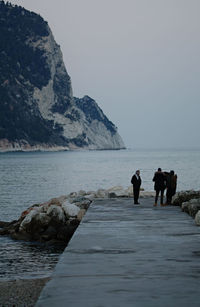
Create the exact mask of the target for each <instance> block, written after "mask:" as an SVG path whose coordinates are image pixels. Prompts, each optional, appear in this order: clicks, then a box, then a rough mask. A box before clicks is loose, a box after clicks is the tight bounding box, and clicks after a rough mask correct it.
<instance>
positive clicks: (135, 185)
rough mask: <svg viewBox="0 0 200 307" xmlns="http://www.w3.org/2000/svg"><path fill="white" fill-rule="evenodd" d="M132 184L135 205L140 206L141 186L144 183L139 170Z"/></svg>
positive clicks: (132, 179)
mask: <svg viewBox="0 0 200 307" xmlns="http://www.w3.org/2000/svg"><path fill="white" fill-rule="evenodd" d="M131 183H132V185H133V197H134V204H135V205H139V202H138V198H139V195H140V186H141V183H142V180H141V177H140V171H139V170H137V171H136V172H135V174H134V175H133V176H132V178H131Z"/></svg>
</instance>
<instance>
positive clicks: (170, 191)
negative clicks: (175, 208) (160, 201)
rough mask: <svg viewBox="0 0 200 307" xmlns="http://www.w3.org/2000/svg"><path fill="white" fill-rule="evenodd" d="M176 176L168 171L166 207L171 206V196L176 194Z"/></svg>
mask: <svg viewBox="0 0 200 307" xmlns="http://www.w3.org/2000/svg"><path fill="white" fill-rule="evenodd" d="M176 186H177V175H176V174H174V171H170V173H168V176H167V192H166V205H171V202H172V196H174V195H175V194H176Z"/></svg>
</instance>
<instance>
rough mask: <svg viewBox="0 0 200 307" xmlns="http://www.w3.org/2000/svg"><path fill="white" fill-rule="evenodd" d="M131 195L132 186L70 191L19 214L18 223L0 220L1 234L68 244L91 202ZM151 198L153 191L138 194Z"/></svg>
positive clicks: (20, 238)
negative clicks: (98, 199)
mask: <svg viewBox="0 0 200 307" xmlns="http://www.w3.org/2000/svg"><path fill="white" fill-rule="evenodd" d="M132 196H133V191H132V187H129V188H127V189H124V188H123V187H121V186H115V187H112V188H110V189H107V190H105V189H99V190H97V191H88V192H86V191H83V190H81V191H79V192H72V193H70V194H69V195H64V196H61V197H58V198H53V199H51V200H49V201H47V202H45V203H42V204H34V205H32V206H31V207H29V208H28V209H27V210H25V211H24V212H22V214H21V216H20V217H19V219H18V220H14V221H12V222H3V221H0V235H9V236H11V237H12V238H13V239H17V240H26V241H39V242H45V243H47V244H54V243H57V242H63V243H65V244H67V243H68V242H69V240H70V239H71V237H72V235H73V233H74V231H75V230H76V228H77V227H78V225H79V223H80V221H81V220H82V218H83V216H84V215H85V213H86V211H87V209H88V208H89V206H90V204H91V203H92V201H93V200H94V199H96V198H117V197H132ZM151 196H154V192H145V191H141V197H151Z"/></svg>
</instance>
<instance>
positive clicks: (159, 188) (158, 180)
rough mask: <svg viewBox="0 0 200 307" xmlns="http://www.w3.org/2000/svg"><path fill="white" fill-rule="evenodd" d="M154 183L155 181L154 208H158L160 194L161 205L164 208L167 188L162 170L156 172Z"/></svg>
mask: <svg viewBox="0 0 200 307" xmlns="http://www.w3.org/2000/svg"><path fill="white" fill-rule="evenodd" d="M153 181H154V190H155V191H156V196H155V203H154V206H157V202H158V197H159V194H160V205H161V206H164V204H163V196H164V190H165V188H166V176H165V174H164V173H163V172H162V169H161V168H158V171H157V172H155V174H154V177H153Z"/></svg>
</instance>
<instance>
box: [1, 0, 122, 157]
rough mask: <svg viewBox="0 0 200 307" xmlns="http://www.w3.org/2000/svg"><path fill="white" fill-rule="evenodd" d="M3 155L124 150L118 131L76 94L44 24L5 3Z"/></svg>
mask: <svg viewBox="0 0 200 307" xmlns="http://www.w3.org/2000/svg"><path fill="white" fill-rule="evenodd" d="M0 40H1V44H0V150H1V151H3V150H38V149H42V150H45V149H46V150H58V149H66V150H68V149H81V148H84V149H121V148H124V143H123V141H122V139H121V137H120V135H119V134H118V132H117V128H116V127H115V125H114V124H113V123H112V122H111V121H109V119H108V118H107V117H106V116H105V115H104V113H103V111H102V110H101V109H100V108H99V107H98V105H97V103H96V102H95V101H94V100H93V99H91V98H90V97H89V96H85V97H83V98H81V99H79V98H74V97H73V94H72V85H71V79H70V77H69V75H68V73H67V71H66V68H65V65H64V62H63V58H62V53H61V50H60V47H59V46H58V45H57V44H56V42H55V40H54V37H53V35H52V32H51V30H50V28H49V26H48V24H47V22H46V21H44V20H43V18H42V17H41V16H39V15H37V14H35V13H33V12H29V11H27V10H25V9H24V8H22V7H19V6H13V5H11V4H9V3H7V4H5V2H4V1H0Z"/></svg>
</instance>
